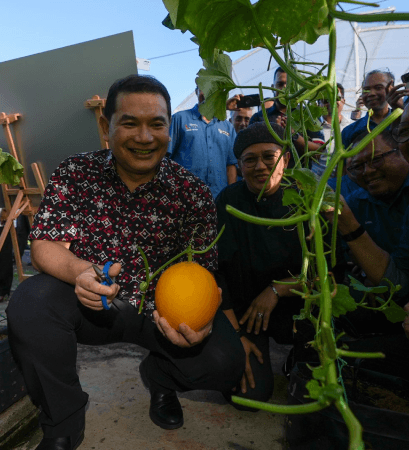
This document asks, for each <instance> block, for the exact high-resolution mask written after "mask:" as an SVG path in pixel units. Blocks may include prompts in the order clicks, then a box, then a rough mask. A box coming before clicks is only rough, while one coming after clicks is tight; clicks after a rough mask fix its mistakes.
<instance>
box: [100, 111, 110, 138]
mask: <svg viewBox="0 0 409 450" xmlns="http://www.w3.org/2000/svg"><path fill="white" fill-rule="evenodd" d="M99 126H100V127H101V130H102V137H103V138H104V141H106V142H108V141H109V122H108V119H107V118H106V117H105V116H104V115H101V116H99Z"/></svg>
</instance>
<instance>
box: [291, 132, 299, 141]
mask: <svg viewBox="0 0 409 450" xmlns="http://www.w3.org/2000/svg"><path fill="white" fill-rule="evenodd" d="M299 137H300V133H294V134H293V135H292V136H291V140H292V141H293V142H295V141H296V140H297V139H298V138H299Z"/></svg>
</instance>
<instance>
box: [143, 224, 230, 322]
mask: <svg viewBox="0 0 409 450" xmlns="http://www.w3.org/2000/svg"><path fill="white" fill-rule="evenodd" d="M225 228H226V226H225V225H223V226H222V228H221V230H220V232H219V234H218V235H217V236H216V238H215V239H214V241H213V242H212V243H211V244H210V245H209V246H208V247H206V248H205V249H204V250H194V249H193V248H192V246H191V245H189V246H188V247H187V248H186V249H185V250H183V252H180V253H179V254H178V255H176V256H174V257H173V258H171V259H170V260H169V261H167V262H166V263H165V264H163V265H162V266H160V267H159V269H158V270H157V271H156V272H155V273H153V274H152V275H150V273H149V264H148V260H147V258H146V255H145V253H144V251H143V250H142V249H141V247H139V246H138V247H137V249H138V251H139V253H140V254H141V255H142V258H143V260H144V263H145V277H146V280H145V281H142V283H141V284H140V285H139V289H140V291H141V292H142V298H141V303H140V305H139V310H138V314H141V313H142V309H143V304H144V301H145V295H146V292H147V290H148V288H149V283H150V282H151V281H152V280H153V279H154V278H155V277H156V276H157V275H159V274H160V273H161V272H162V270H163V269H165V268H166V267H167V266H169V264H172V263H173V262H174V261H176V260H177V259H179V258H181V257H182V256H183V255H185V254H186V253H187V255H188V261H192V257H193V255H201V254H203V253H207V252H208V251H209V250H210V249H211V248H212V247H214V246H215V245H216V244H217V241H218V240H219V239H220V237H221V235H222V234H223V232H224V230H225Z"/></svg>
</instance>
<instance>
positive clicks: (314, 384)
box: [305, 380, 322, 400]
mask: <svg viewBox="0 0 409 450" xmlns="http://www.w3.org/2000/svg"><path fill="white" fill-rule="evenodd" d="M305 387H306V388H307V390H308V393H309V394H310V397H311V398H312V399H314V400H318V398H319V397H320V394H321V391H322V387H321V386H320V384H319V383H318V381H317V380H310V381H309V382H308V383H307V384H306V385H305Z"/></svg>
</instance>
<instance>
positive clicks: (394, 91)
mask: <svg viewBox="0 0 409 450" xmlns="http://www.w3.org/2000/svg"><path fill="white" fill-rule="evenodd" d="M404 87H405V84H397V85H396V86H393V87H391V88H390V89H389V90H388V92H387V94H386V101H387V102H388V103H389V105H390V107H391V108H392V109H396V108H401V109H403V108H404V105H403V97H405V96H406V95H409V89H402V88H404Z"/></svg>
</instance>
